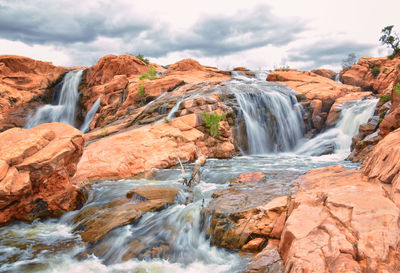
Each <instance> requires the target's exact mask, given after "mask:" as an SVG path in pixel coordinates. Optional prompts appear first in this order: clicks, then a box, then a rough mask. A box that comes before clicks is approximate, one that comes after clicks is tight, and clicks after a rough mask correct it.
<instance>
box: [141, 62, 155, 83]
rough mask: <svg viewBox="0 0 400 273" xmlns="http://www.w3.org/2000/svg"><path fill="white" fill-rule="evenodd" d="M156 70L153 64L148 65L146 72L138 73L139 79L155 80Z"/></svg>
mask: <svg viewBox="0 0 400 273" xmlns="http://www.w3.org/2000/svg"><path fill="white" fill-rule="evenodd" d="M156 75H157V71H156V69H155V68H154V67H153V66H149V67H148V68H147V72H146V73H143V74H140V76H139V80H141V81H142V80H146V79H147V80H155V79H156V78H157V76H156Z"/></svg>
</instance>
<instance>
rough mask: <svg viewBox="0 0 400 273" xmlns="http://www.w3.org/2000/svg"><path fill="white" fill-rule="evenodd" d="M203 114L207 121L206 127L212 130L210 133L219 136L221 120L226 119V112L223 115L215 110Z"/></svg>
mask: <svg viewBox="0 0 400 273" xmlns="http://www.w3.org/2000/svg"><path fill="white" fill-rule="evenodd" d="M201 115H202V117H203V119H204V121H205V123H206V127H207V128H208V129H209V130H210V135H211V136H212V137H217V136H219V135H220V134H221V132H220V131H219V127H220V125H219V122H220V121H221V120H224V119H225V117H226V114H225V113H224V114H222V115H218V114H217V112H215V111H214V112H213V113H211V114H209V113H202V114H201Z"/></svg>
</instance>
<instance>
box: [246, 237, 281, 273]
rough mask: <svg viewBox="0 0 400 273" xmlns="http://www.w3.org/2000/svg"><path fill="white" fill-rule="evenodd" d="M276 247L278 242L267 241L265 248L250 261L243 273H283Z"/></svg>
mask: <svg viewBox="0 0 400 273" xmlns="http://www.w3.org/2000/svg"><path fill="white" fill-rule="evenodd" d="M278 247H279V241H278V240H268V244H267V246H266V247H265V248H264V249H263V250H262V251H260V252H259V253H258V254H257V255H256V256H255V257H254V258H252V259H251V260H250V264H249V266H248V267H247V269H246V271H245V273H263V272H271V273H272V272H273V273H283V272H285V267H284V265H283V261H282V259H281V256H280V255H279V248H278Z"/></svg>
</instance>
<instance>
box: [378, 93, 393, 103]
mask: <svg viewBox="0 0 400 273" xmlns="http://www.w3.org/2000/svg"><path fill="white" fill-rule="evenodd" d="M380 98H381V104H385V103H387V102H388V101H390V100H391V99H392V97H391V96H390V95H383V96H380Z"/></svg>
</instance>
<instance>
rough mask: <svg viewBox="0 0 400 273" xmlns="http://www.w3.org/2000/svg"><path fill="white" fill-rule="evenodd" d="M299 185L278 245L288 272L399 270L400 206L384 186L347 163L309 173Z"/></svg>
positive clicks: (300, 180)
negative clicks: (388, 194) (346, 165)
mask: <svg viewBox="0 0 400 273" xmlns="http://www.w3.org/2000/svg"><path fill="white" fill-rule="evenodd" d="M299 183H300V192H299V193H297V194H296V195H294V196H292V199H291V204H290V205H289V208H288V211H289V217H288V219H287V221H286V223H285V228H284V230H283V233H282V237H281V242H280V246H279V250H280V253H281V256H282V258H283V260H284V262H285V267H286V270H287V272H299V271H301V270H303V271H307V272H338V271H337V270H346V271H343V272H395V271H396V270H395V268H398V267H399V265H400V264H399V261H398V258H397V257H398V255H399V248H398V246H399V242H400V233H399V231H400V227H399V224H398V219H399V216H400V210H399V208H398V207H397V206H396V205H395V204H394V203H393V202H392V201H391V200H390V199H389V198H388V196H387V195H386V192H385V190H384V189H383V188H382V187H381V186H380V185H379V184H371V183H366V182H365V181H364V180H363V175H362V173H361V172H360V171H358V170H346V169H345V168H344V167H342V166H332V167H328V168H324V169H319V170H313V171H310V172H308V173H307V174H306V175H305V176H303V177H301V178H300V179H299ZM332 270H333V271H332ZM339 272H342V271H339Z"/></svg>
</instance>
